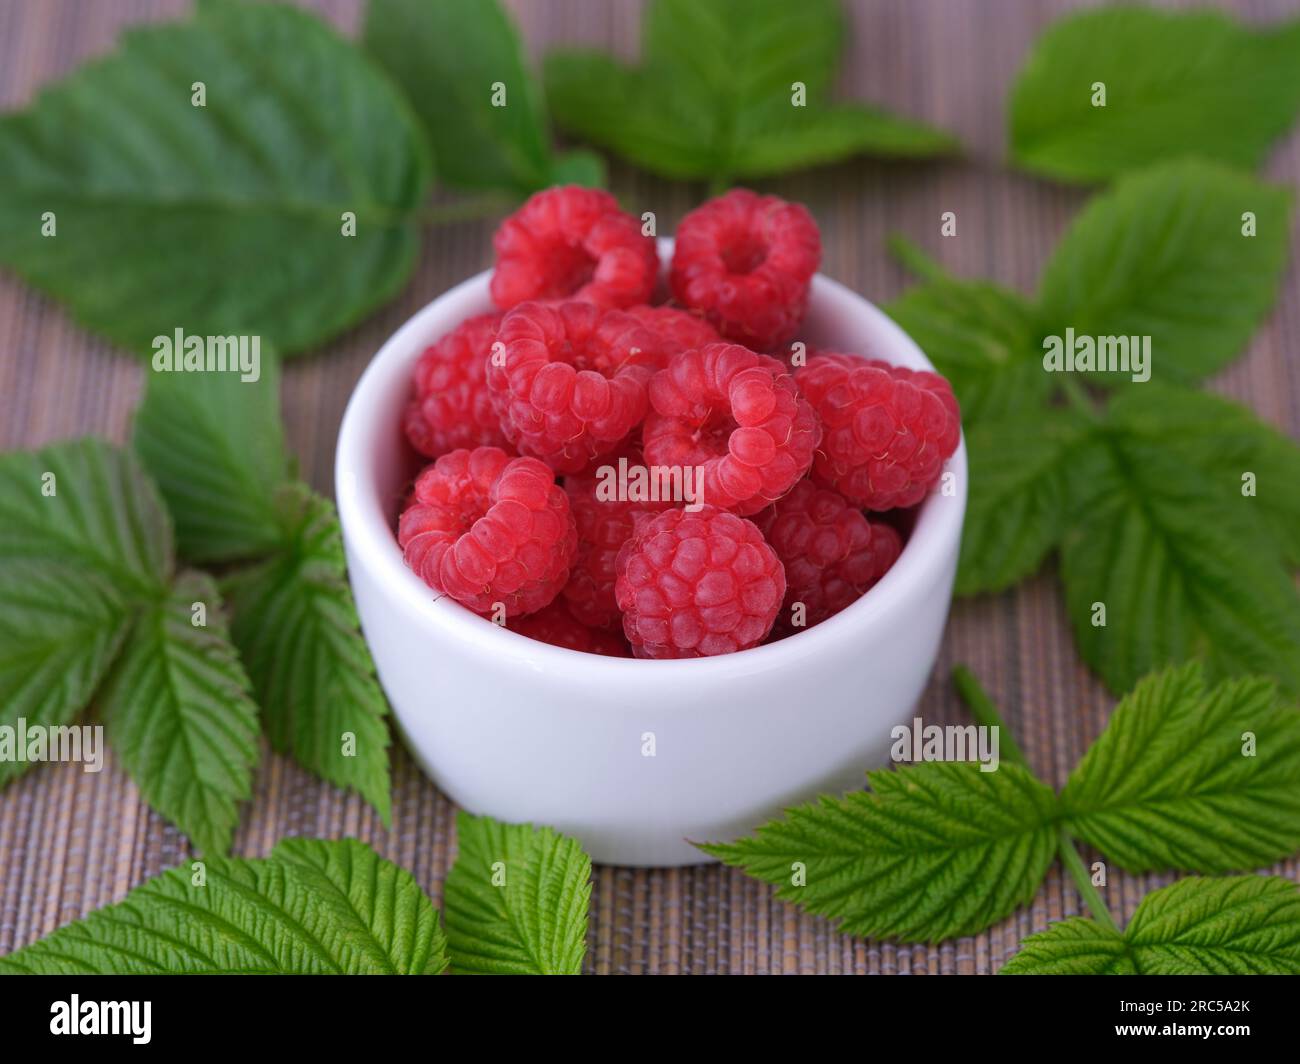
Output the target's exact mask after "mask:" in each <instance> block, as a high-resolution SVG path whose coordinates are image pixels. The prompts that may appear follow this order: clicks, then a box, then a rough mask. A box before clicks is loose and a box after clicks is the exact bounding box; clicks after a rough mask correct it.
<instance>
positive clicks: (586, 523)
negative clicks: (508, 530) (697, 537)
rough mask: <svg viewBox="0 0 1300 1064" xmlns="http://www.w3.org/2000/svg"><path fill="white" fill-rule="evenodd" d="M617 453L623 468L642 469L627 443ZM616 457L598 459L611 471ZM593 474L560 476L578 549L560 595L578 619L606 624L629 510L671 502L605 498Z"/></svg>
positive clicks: (650, 510)
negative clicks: (623, 462) (576, 535)
mask: <svg viewBox="0 0 1300 1064" xmlns="http://www.w3.org/2000/svg"><path fill="white" fill-rule="evenodd" d="M619 458H622V459H623V460H625V461H626V462H627V463H628V468H629V470H631V469H633V468H640V469H644V468H645V459H644V458H642V457H641V452H640V451H639V450H638V449H636V448H628V449H627V450H626V451H625V453H623V454H620V455H619ZM619 458H615V457H613V456H611V457H609V458H606V459H605V460H604V461H605V462H606V463H607V465H608V467H609V468H610V469H612V470H616V469H617V468H618V460H619ZM599 473H600V469H598V468H593V469H591V470H588V471H587V472H585V473H581V474H574V475H571V476H567V477H565V478H564V491H565V494H566V495H568V497H569V508H570V510H572V511H573V519H574V521H575V522H576V523H577V526H578V551H577V553H576V554H575V555H574V558H573V566H572V569H571V571H570V573H569V582H568V583H567V584H565V585H564V592H563V594H564V600H565V601H566V602H567V603H568V605H569V610H570V612H571V613H572V614H573V616H574V617H576V618H577V619H578V620H579V621H581V622H582V623H583V624H588V625H593V626H596V627H608V626H610V625H612V624H614V623H615V622H617V621H618V620H619V611H618V603H617V602H616V601H615V599H614V581H615V577H616V571H615V562H616V560H617V558H618V552H619V549H620V548H621V547H622V546H623V544H624V543H626V542H627V541H628V539H629V538H630V537H631V536H632V532H633V523H634V517H635V515H637V514H654V513H658V512H660V511H661V510H664V509H667V508H668V507H670V506H672V505H673V503H672V502H671V501H660V502H655V501H652V500H649V499H618V498H610V497H609V495H608V492H607V491H606V490H605V487H604V486H603V483H604V482H603V478H602V477H601V476H600V475H599Z"/></svg>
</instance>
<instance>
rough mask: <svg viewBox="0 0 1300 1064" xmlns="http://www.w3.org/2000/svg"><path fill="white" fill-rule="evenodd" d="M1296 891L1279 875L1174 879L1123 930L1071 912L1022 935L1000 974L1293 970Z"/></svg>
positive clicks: (1299, 924) (1298, 939)
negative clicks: (1017, 949) (1066, 917)
mask: <svg viewBox="0 0 1300 1064" xmlns="http://www.w3.org/2000/svg"><path fill="white" fill-rule="evenodd" d="M1297 973H1300V893H1298V892H1297V891H1296V887H1295V884H1294V883H1291V882H1289V881H1288V880H1285V879H1282V878H1281V877H1280V876H1225V877H1224V878H1222V879H1202V878H1199V877H1195V876H1193V877H1191V878H1189V879H1181V880H1179V881H1178V882H1177V883H1174V884H1172V885H1170V886H1168V887H1164V888H1163V889H1161V890H1156V891H1153V892H1152V893H1150V894H1148V895H1147V896H1146V897H1145V898H1143V899H1142V903H1141V904H1140V905H1139V906H1138V907H1137V912H1135V913H1134V914H1133V920H1132V922H1131V923H1130V924H1129V926H1128V929H1127V930H1126V931H1125V932H1124V934H1123V936H1120V935H1117V934H1116V933H1115V932H1114V931H1112V930H1110V929H1109V928H1104V927H1102V926H1101V925H1099V924H1097V923H1096V922H1095V921H1093V920H1087V919H1083V918H1081V917H1074V918H1073V919H1070V920H1064V921H1062V922H1061V923H1059V924H1053V925H1052V926H1051V927H1049V928H1048V929H1047V930H1046V931H1043V932H1041V933H1039V934H1037V935H1030V936H1029V938H1027V939H1025V941H1024V944H1023V946H1022V948H1021V950H1020V952H1019V953H1017V954H1016V955H1015V956H1014V957H1012V958H1011V960H1010V961H1008V962H1007V963H1006V964H1005V965H1004V966H1003V968H1002V970H1001V972H1000V973H999V974H1001V975H1295V974H1297Z"/></svg>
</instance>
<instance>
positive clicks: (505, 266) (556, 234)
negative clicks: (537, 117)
mask: <svg viewBox="0 0 1300 1064" xmlns="http://www.w3.org/2000/svg"><path fill="white" fill-rule="evenodd" d="M492 246H493V247H494V248H495V249H496V269H495V270H494V271H493V273H492V301H493V302H494V303H496V305H497V306H498V307H500V308H501V309H502V310H508V309H509V308H510V307H513V306H517V305H518V304H520V303H524V302H526V301H528V300H533V299H579V300H586V301H588V302H592V303H599V304H601V305H603V306H607V307H630V306H633V305H635V304H637V303H646V302H649V300H650V296H651V294H652V293H653V291H654V285H655V279H656V277H657V276H658V274H659V254H658V251H657V249H656V248H655V242H654V238H653V237H649V236H645V235H644V234H642V232H641V223H640V222H639V221H638V220H637V219H636V218H634V217H633V216H632V215H630V214H626V213H624V212H623V211H622V210H620V209H619V206H618V201H617V200H616V199H614V197H613V196H611V195H610V194H609V193H608V192H604V191H601V190H600V189H594V188H579V187H578V186H576V185H566V186H563V187H560V188H550V189H546V190H545V191H543V192H538V193H536V194H534V195H533V196H531V197H529V199H528V201H527V202H526V203H525V204H524V205H523V206H522V207H520V208H519V210H517V211H515V213H514V214H512V215H510V217H509V218H507V219H506V220H505V221H504V222H502V223H501V226H500V228H499V229H497V231H496V235H495V236H494V237H493V238H492Z"/></svg>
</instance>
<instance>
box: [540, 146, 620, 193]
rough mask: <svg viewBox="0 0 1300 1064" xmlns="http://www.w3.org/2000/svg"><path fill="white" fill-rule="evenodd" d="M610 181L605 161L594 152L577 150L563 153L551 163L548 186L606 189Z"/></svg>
mask: <svg viewBox="0 0 1300 1064" xmlns="http://www.w3.org/2000/svg"><path fill="white" fill-rule="evenodd" d="M608 181H609V174H608V173H607V172H606V170H605V160H604V159H602V158H601V157H600V156H599V155H597V154H596V153H595V152H594V151H587V150H586V149H585V148H576V149H574V150H573V151H566V152H561V153H559V154H558V155H556V156H555V158H554V159H553V160H552V161H551V174H550V179H549V181H548V184H552V185H582V186H583V187H584V188H604V187H605V185H606V184H607V183H608Z"/></svg>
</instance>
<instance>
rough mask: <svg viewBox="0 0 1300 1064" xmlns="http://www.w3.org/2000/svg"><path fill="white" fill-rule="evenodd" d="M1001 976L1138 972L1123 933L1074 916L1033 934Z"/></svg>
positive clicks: (1006, 965)
mask: <svg viewBox="0 0 1300 1064" xmlns="http://www.w3.org/2000/svg"><path fill="white" fill-rule="evenodd" d="M998 974H999V975H1137V967H1136V966H1135V965H1134V963H1133V957H1132V955H1131V954H1130V953H1129V948H1128V944H1127V943H1126V942H1125V941H1124V936H1123V935H1119V934H1116V933H1115V932H1114V931H1112V930H1111V929H1110V928H1109V927H1103V926H1102V925H1101V924H1099V923H1097V921H1096V920H1090V919H1088V918H1086V917H1082V916H1072V917H1070V918H1069V919H1068V920H1062V921H1061V922H1060V923H1056V924H1052V926H1051V927H1049V928H1048V929H1047V930H1046V931H1040V932H1039V933H1038V934H1036V935H1030V936H1029V937H1028V938H1027V939H1025V941H1024V942H1023V943H1022V944H1021V947H1020V952H1019V953H1017V954H1016V955H1015V956H1014V957H1012V958H1011V959H1010V960H1009V961H1007V963H1006V964H1004V965H1003V966H1002V968H1001V970H1000V971H999V972H998Z"/></svg>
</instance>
